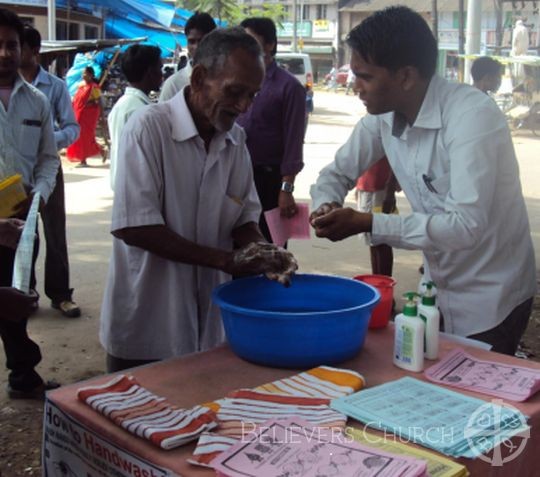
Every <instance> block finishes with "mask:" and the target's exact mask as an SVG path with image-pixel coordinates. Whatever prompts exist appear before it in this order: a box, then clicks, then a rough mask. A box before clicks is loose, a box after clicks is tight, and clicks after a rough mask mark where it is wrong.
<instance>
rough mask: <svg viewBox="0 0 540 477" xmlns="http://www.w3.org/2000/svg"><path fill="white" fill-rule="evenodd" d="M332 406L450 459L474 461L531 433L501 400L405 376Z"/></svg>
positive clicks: (346, 398)
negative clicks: (452, 389)
mask: <svg viewBox="0 0 540 477" xmlns="http://www.w3.org/2000/svg"><path fill="white" fill-rule="evenodd" d="M331 407H332V408H333V409H335V410H337V411H340V412H342V413H344V414H347V415H348V416H350V417H353V418H354V419H357V420H359V421H361V422H363V423H365V424H366V426H365V428H370V427H371V428H374V429H380V430H383V431H385V432H390V433H392V434H395V435H398V436H400V437H401V438H402V439H401V442H408V441H409V442H415V443H416V444H420V445H423V446H426V447H430V448H431V449H435V450H436V451H439V452H441V453H443V454H446V455H450V456H453V457H469V458H475V457H478V456H479V455H481V454H484V453H486V452H489V451H490V450H492V449H493V448H495V447H496V446H498V445H499V444H501V443H502V442H505V441H506V440H508V439H509V438H511V437H513V436H517V435H521V436H524V437H526V436H525V434H528V433H529V432H530V429H529V427H528V426H527V420H526V416H524V415H523V414H522V413H521V412H519V411H518V410H517V409H515V408H514V407H511V406H507V405H504V404H503V403H502V401H493V402H486V401H482V400H480V399H476V398H472V397H468V396H465V395H463V394H459V393H456V392H454V391H449V390H447V389H444V388H442V387H440V386H435V385H433V384H429V383H426V382H423V381H419V380H417V379H414V378H410V377H405V378H401V379H398V380H396V381H391V382H388V383H385V384H382V385H380V386H375V387H373V388H371V389H366V390H363V391H360V392H357V393H355V394H351V395H350V396H345V397H342V398H339V399H334V400H333V401H332V402H331Z"/></svg>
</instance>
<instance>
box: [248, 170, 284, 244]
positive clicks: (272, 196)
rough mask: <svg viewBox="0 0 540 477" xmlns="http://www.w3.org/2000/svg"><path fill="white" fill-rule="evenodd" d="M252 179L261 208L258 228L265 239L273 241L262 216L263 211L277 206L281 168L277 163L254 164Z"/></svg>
mask: <svg viewBox="0 0 540 477" xmlns="http://www.w3.org/2000/svg"><path fill="white" fill-rule="evenodd" d="M253 180H254V182H255V188H256V189H257V194H258V195H259V200H260V202H261V206H262V210H263V213H262V214H261V217H260V220H259V228H260V229H261V232H262V234H263V236H264V237H265V238H266V240H268V241H269V242H273V241H272V236H271V235H270V230H269V229H268V225H267V223H266V220H265V218H264V212H266V211H267V210H272V209H275V208H276V207H277V206H278V201H279V192H280V190H281V181H282V176H281V168H280V166H279V165H276V166H254V167H253Z"/></svg>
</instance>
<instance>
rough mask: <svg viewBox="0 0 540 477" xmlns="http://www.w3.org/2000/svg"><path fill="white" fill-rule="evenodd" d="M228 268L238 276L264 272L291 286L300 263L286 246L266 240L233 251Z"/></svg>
mask: <svg viewBox="0 0 540 477" xmlns="http://www.w3.org/2000/svg"><path fill="white" fill-rule="evenodd" d="M227 269H228V270H227V271H228V272H229V273H230V274H231V275H236V276H248V275H259V274H261V273H263V274H264V275H266V277H267V278H269V279H270V280H275V281H277V282H279V283H281V284H282V285H284V286H289V285H290V282H291V277H292V275H293V274H294V272H295V271H296V270H298V263H297V262H296V259H295V258H294V256H293V254H292V253H291V252H288V251H287V250H285V249H284V248H281V247H278V246H277V245H274V244H271V243H266V242H252V243H250V244H248V245H246V246H245V247H242V248H241V249H238V250H235V251H234V252H233V255H232V260H231V262H230V263H229V266H228V267H227Z"/></svg>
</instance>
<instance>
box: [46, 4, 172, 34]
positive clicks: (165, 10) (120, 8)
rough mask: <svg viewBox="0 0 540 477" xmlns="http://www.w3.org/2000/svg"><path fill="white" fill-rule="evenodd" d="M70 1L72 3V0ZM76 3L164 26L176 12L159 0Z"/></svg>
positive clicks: (86, 7)
mask: <svg viewBox="0 0 540 477" xmlns="http://www.w3.org/2000/svg"><path fill="white" fill-rule="evenodd" d="M66 1H67V0H57V6H62V3H64V4H65V3H66ZM70 3H71V4H73V1H71V2H70ZM76 3H77V5H78V6H79V7H81V8H85V9H88V10H90V11H92V10H95V8H96V7H98V8H99V7H101V8H103V9H104V10H105V15H107V16H108V15H109V14H112V15H115V16H120V17H122V18H127V19H130V20H132V21H136V22H139V21H140V22H144V21H153V22H156V23H158V24H159V25H161V26H164V27H169V26H171V24H172V22H173V18H174V16H175V14H176V9H175V8H174V6H173V5H171V4H168V3H164V2H161V1H160V0H152V2H149V1H147V0H77V1H76Z"/></svg>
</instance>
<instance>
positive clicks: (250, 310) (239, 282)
mask: <svg viewBox="0 0 540 477" xmlns="http://www.w3.org/2000/svg"><path fill="white" fill-rule="evenodd" d="M295 277H296V278H300V279H302V277H305V278H308V279H309V278H323V279H330V280H332V281H334V282H336V281H343V282H344V283H346V284H347V285H351V284H352V285H353V286H357V287H358V288H362V287H363V288H369V289H371V290H372V291H373V298H372V299H371V300H370V301H368V302H365V303H362V304H361V305H357V306H352V307H349V308H339V309H335V310H328V311H317V312H316V314H317V315H332V314H333V315H335V314H336V313H341V312H347V311H352V310H358V309H362V308H368V307H371V306H374V305H375V304H377V302H378V301H379V300H380V297H381V294H380V293H379V290H377V289H376V288H375V287H373V286H371V285H369V284H367V283H364V282H360V281H358V280H354V279H352V278H347V277H340V276H336V275H315V274H308V273H306V274H297V275H295ZM295 277H293V281H292V284H291V287H294V280H295ZM261 279H262V280H268V281H269V282H270V283H271V284H272V285H273V286H280V287H281V286H283V285H281V284H278V283H274V282H271V281H270V280H269V279H267V278H266V277H264V276H263V275H259V276H257V277H247V278H239V279H236V280H234V281H229V282H226V283H223V284H221V285H218V286H217V287H216V288H215V289H214V291H213V292H212V299H213V301H214V303H216V304H217V305H219V306H220V307H221V308H223V309H225V310H229V311H234V312H240V313H249V314H250V315H251V316H261V317H268V318H272V319H283V320H287V319H288V320H290V317H291V316H298V317H302V316H307V315H313V311H306V312H296V311H293V312H286V314H284V316H280V313H276V312H275V311H264V310H259V309H256V308H246V307H243V306H238V305H233V304H231V303H229V302H228V301H225V300H223V298H222V297H221V296H220V295H221V292H222V290H223V289H224V288H228V287H231V286H234V287H241V285H242V283H243V282H250V281H253V280H261Z"/></svg>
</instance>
